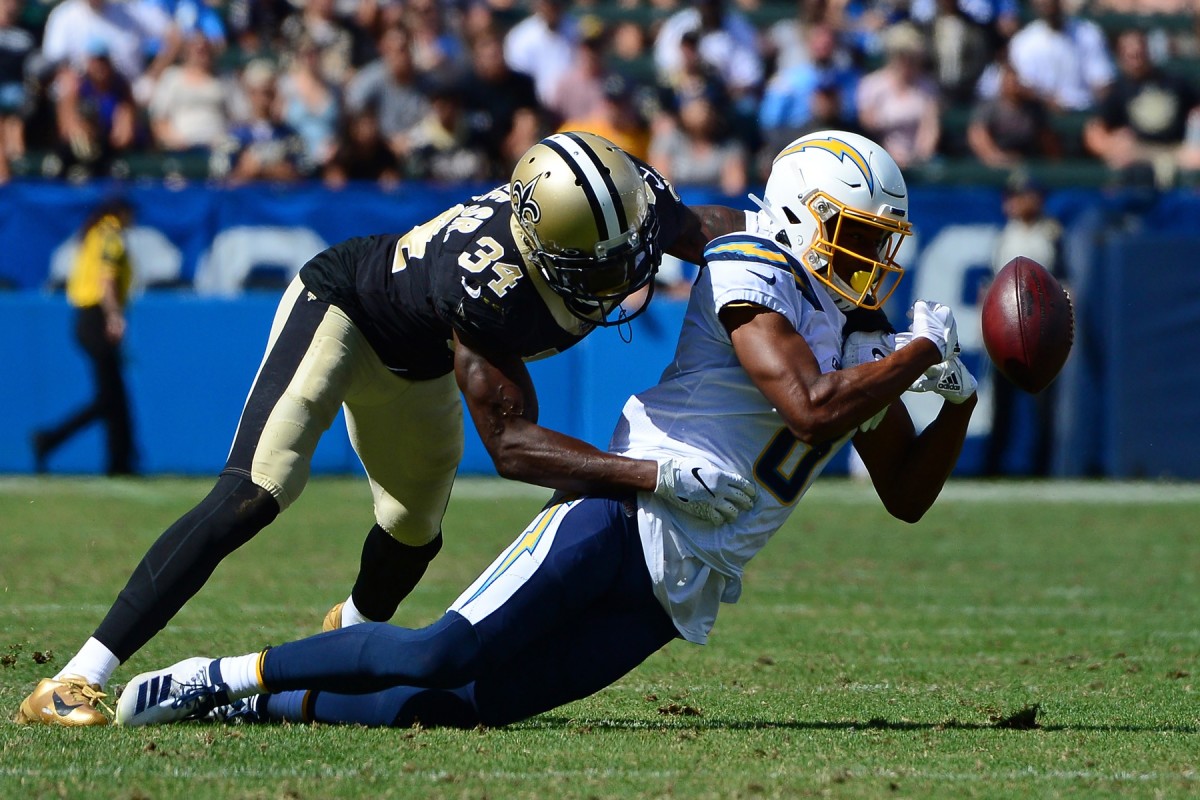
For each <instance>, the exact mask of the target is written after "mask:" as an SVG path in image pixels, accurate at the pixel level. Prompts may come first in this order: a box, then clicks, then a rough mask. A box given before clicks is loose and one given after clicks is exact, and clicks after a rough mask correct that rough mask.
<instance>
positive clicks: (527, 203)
mask: <svg viewBox="0 0 1200 800" xmlns="http://www.w3.org/2000/svg"><path fill="white" fill-rule="evenodd" d="M541 179H542V173H540V172H539V173H537V174H536V175H534V176H533V177H532V178H530V179H529V180H528V181H526V182H524V183H522V182H521V181H519V180H514V181H513V182H512V203H513V208H515V209H516V210H517V220H518V222H522V223H529V224H532V225H536V224H537V223H538V222H540V221H541V219H542V207H541V205H539V204H538V201H537V200H535V199H534V198H533V192H534V190H535V189H536V188H537V184H538V181H539V180H541Z"/></svg>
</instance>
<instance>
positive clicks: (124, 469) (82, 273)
mask: <svg viewBox="0 0 1200 800" xmlns="http://www.w3.org/2000/svg"><path fill="white" fill-rule="evenodd" d="M132 221H133V208H132V207H131V206H130V205H129V203H128V202H127V201H125V200H123V199H119V198H118V199H112V200H107V201H105V202H103V203H101V204H100V205H99V206H97V207H96V208H95V209H94V210H93V211H92V213H91V214H89V215H88V218H87V220H86V221H85V222H84V224H83V226H82V227H81V228H80V239H81V242H80V246H79V253H78V255H77V256H76V258H75V265H74V267H73V268H72V270H71V275H70V278H68V280H67V301H68V302H69V303H70V304H71V305H72V306H74V307H75V309H76V316H75V339H76V341H78V342H79V345H80V347H81V348H82V349H83V351H84V353H86V354H87V357H88V359H89V360H90V361H91V362H92V369H93V372H94V374H95V387H96V393H95V396H94V397H93V398H92V400H91V401H90V402H89V403H88V404H87V405H85V406H84V407H83V408H81V409H79V410H78V411H76V412H74V413H73V414H71V415H70V416H68V417H67V418H66V419H64V420H63V421H62V422H60V423H59V424H58V425H55V426H54V427H52V428H46V429H42V430H39V431H37V432H36V433H34V436H33V452H34V460H35V464H36V468H37V471H38V472H44V471H45V470H46V462H47V460H48V459H49V457H50V454H51V453H53V452H54V451H55V450H56V449H58V448H59V447H60V446H61V445H62V444H63V443H65V442H66V441H67V440H68V439H70V438H71V437H73V436H74V435H75V434H77V433H79V432H80V431H82V430H84V429H85V428H87V427H88V426H89V425H91V424H92V423H94V422H97V421H101V422H103V423H104V427H105V432H106V435H107V441H108V466H107V473H108V474H109V475H131V474H133V472H134V463H133V462H134V444H133V427H132V424H131V421H130V415H129V398H128V394H127V393H126V390H125V379H124V376H123V375H122V373H121V361H122V357H121V342H122V341H123V340H124V338H125V308H126V305H127V303H128V300H129V287H130V284H131V282H132V280H133V265H132V263H131V261H130V258H129V252H128V251H127V250H126V247H125V238H124V233H125V230H126V228H128V227H129V225H130V224H131V223H132Z"/></svg>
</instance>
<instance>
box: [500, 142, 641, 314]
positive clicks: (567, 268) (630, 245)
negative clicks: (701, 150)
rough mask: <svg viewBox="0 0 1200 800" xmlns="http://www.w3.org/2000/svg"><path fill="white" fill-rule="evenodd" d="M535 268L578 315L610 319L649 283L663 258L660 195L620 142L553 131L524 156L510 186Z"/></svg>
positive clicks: (514, 206) (517, 217)
mask: <svg viewBox="0 0 1200 800" xmlns="http://www.w3.org/2000/svg"><path fill="white" fill-rule="evenodd" d="M509 188H510V191H511V195H512V207H513V215H514V217H516V220H517V223H518V224H519V225H520V227H521V232H522V233H523V234H524V236H525V239H526V241H527V243H528V245H529V247H530V249H531V250H532V254H531V255H532V260H533V264H534V266H535V267H536V268H537V269H538V271H539V272H540V273H541V275H542V277H544V278H545V279H546V283H548V284H549V286H550V288H551V289H553V290H554V291H555V292H556V293H557V294H558V295H559V296H561V297H562V298H563V299H564V300H566V301H567V308H569V309H570V310H571V312H572V313H573V314H575V315H576V316H577V317H580V318H581V319H584V320H586V321H588V322H592V323H595V324H597V325H613V324H616V323H618V322H622V321H627V320H629V319H632V318H633V317H634V316H636V315H637V314H638V313H641V311H642V310H644V309H645V308H646V305H647V304H648V303H649V299H648V298H647V300H646V302H645V303H643V304H642V305H641V307H640V308H639V309H638V311H636V312H634V313H632V314H625V313H624V312H622V314H621V315H620V316H619V317H618V318H617V319H615V320H609V319H607V317H608V314H609V312H611V311H613V310H614V309H616V308H617V307H618V306H620V304H621V301H622V300H624V299H625V298H626V297H628V296H629V295H630V294H632V293H633V292H636V291H637V290H638V289H641V288H642V287H643V286H646V285H647V284H650V285H651V287H652V288H653V283H652V281H653V278H654V273H655V272H656V271H657V270H658V265H659V262H660V261H662V248H661V245H660V244H659V241H658V235H659V229H658V215H657V214H656V213H655V208H654V193H653V191H652V190H651V189H650V187H649V186H648V185H647V184H646V179H645V178H644V177H643V176H642V171H641V170H640V169H639V168H638V166H637V165H636V164H634V162H633V161H632V160H631V159H630V158H629V157H628V156H627V155H626V154H625V153H624V152H623V151H622V150H621V149H620V148H619V147H617V146H616V145H615V144H613V143H612V142H610V141H608V140H607V139H605V138H603V137H600V136H596V135H595V134H591V133H583V132H569V133H556V134H554V135H553V136H547V137H546V138H545V139H542V140H541V141H540V142H538V143H537V144H535V145H534V146H533V147H531V148H529V150H528V151H527V152H526V153H525V154H524V155H523V156H521V158H520V160H519V161H517V165H516V167H515V168H514V169H513V174H512V181H511V182H510V184H509Z"/></svg>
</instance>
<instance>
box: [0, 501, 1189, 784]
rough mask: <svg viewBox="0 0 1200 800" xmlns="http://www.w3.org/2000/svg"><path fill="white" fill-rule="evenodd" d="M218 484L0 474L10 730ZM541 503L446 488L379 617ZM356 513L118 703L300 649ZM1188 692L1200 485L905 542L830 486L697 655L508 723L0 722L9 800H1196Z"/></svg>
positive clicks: (915, 535)
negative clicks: (166, 679) (168, 668)
mask: <svg viewBox="0 0 1200 800" xmlns="http://www.w3.org/2000/svg"><path fill="white" fill-rule="evenodd" d="M207 488H208V481H188V480H146V481H136V480H120V481H105V480H82V479H68V478H57V479H45V480H33V479H24V478H10V479H5V480H0V553H2V555H3V558H2V559H0V586H2V589H3V595H2V597H3V599H2V601H0V630H2V631H3V639H2V640H0V655H2V656H3V661H2V663H3V666H0V708H2V709H3V712H4V714H5V717H9V716H11V714H12V713H13V712H14V711H15V710H16V707H17V705H18V704H19V702H20V700H21V698H22V697H23V696H24V695H25V694H26V693H27V692H28V691H29V690H30V689H31V688H32V687H33V685H34V683H35V682H36V681H37V679H38V678H39V677H41V676H45V675H48V674H51V673H53V672H55V671H56V670H57V668H58V665H61V664H62V663H64V662H65V661H66V660H67V659H68V658H69V657H70V655H71V654H72V652H73V651H74V649H75V648H76V647H77V646H78V645H79V644H81V643H82V642H83V640H84V639H85V638H86V637H87V635H88V634H90V633H91V631H92V629H93V628H94V627H95V625H96V623H97V622H99V620H100V618H101V617H102V616H103V614H104V612H105V611H106V610H107V608H108V605H109V603H110V602H111V601H112V599H113V597H114V596H115V594H116V592H117V590H118V589H119V588H120V586H121V585H123V583H124V581H125V579H126V577H127V575H128V572H129V570H130V569H131V568H132V566H133V565H134V564H135V563H136V561H137V560H138V558H140V556H141V554H142V552H143V551H144V549H145V548H146V546H147V545H148V544H149V543H150V542H151V541H153V540H154V539H155V538H156V537H157V535H158V534H159V533H160V532H161V530H162V529H163V528H164V527H165V526H166V525H167V524H169V523H170V522H171V521H173V520H174V519H175V517H176V516H178V514H180V513H181V512H183V511H184V510H186V509H187V508H189V507H190V506H191V505H192V503H193V502H195V501H196V500H197V499H198V498H199V497H201V496H202V495H203V494H204V492H205V491H207ZM544 497H545V494H543V493H540V492H536V491H531V490H528V489H525V488H523V487H520V486H517V485H514V484H509V483H501V482H496V481H465V482H463V483H462V484H460V487H459V488H458V489H457V490H456V493H455V497H454V499H453V501H452V503H451V507H450V511H449V513H448V515H447V520H446V532H447V539H446V547H445V549H444V550H443V551H442V555H441V556H440V557H439V558H438V560H437V561H436V562H435V563H434V565H433V567H432V568H431V570H430V573H429V575H427V576H426V579H425V581H424V582H423V583H422V585H421V586H420V587H419V588H418V590H417V591H416V592H415V593H414V595H413V596H412V597H411V598H409V600H408V601H407V602H406V603H405V604H404V606H403V607H402V608H401V611H400V614H399V615H398V617H397V620H396V621H397V622H398V623H400V624H409V625H418V624H424V623H426V622H429V621H432V620H433V619H434V618H436V617H437V615H438V614H439V613H440V612H441V610H442V609H444V608H445V606H446V605H447V604H449V603H450V602H451V601H452V600H453V599H454V597H455V596H456V595H457V593H458V592H459V591H460V590H461V589H463V588H464V587H465V586H466V585H467V583H468V582H469V581H470V580H471V579H473V578H474V577H475V575H476V574H477V573H478V572H479V571H480V570H482V568H483V567H484V566H486V565H487V564H488V563H489V562H490V560H491V559H492V558H493V557H494V556H495V554H496V553H497V552H499V550H500V549H501V548H502V547H503V546H504V545H506V544H508V543H509V542H510V541H511V539H512V538H513V537H514V536H515V535H516V534H517V532H518V531H519V530H520V529H521V528H522V527H523V526H524V524H525V522H526V521H527V520H528V519H529V518H530V517H531V516H532V515H533V513H534V512H535V511H536V510H537V509H538V507H539V505H540V502H541V500H542V499H544ZM370 513H371V512H370V500H369V493H368V490H367V487H366V485H365V482H363V481H359V480H328V479H318V480H314V481H313V482H312V484H311V485H310V487H309V489H308V491H307V492H306V494H305V495H304V497H303V498H302V499H301V500H300V502H299V503H298V504H297V505H296V506H295V507H294V508H293V509H292V510H290V511H289V512H288V513H287V514H285V515H284V516H283V517H281V518H280V519H279V520H278V521H277V522H276V523H275V524H274V525H273V526H272V527H271V528H269V529H268V530H266V531H265V532H264V533H263V534H261V535H260V536H259V537H258V538H257V539H256V540H254V541H253V542H251V543H250V544H249V545H247V546H246V547H244V548H243V549H242V550H240V551H239V552H237V553H236V554H234V555H233V556H232V557H231V558H230V559H228V560H227V561H226V562H225V563H224V564H223V565H222V567H221V568H220V569H219V570H218V572H217V574H216V576H215V577H214V579H213V580H212V581H210V582H209V584H208V586H207V587H206V588H205V589H204V591H202V592H201V593H200V594H199V595H198V596H197V597H196V598H195V599H194V600H193V601H192V602H191V603H190V604H189V605H188V607H186V608H185V609H184V611H183V612H182V613H181V614H180V615H179V616H178V617H177V618H176V619H175V621H174V622H173V624H172V625H170V626H169V627H168V628H167V629H166V630H165V631H164V632H163V633H162V634H161V635H159V636H158V637H157V638H156V639H155V640H154V641H152V642H151V643H150V644H149V645H148V646H147V647H146V648H145V649H144V650H143V651H142V652H141V653H139V654H138V655H137V656H136V657H135V658H134V659H133V660H132V661H131V662H130V663H129V664H127V665H126V666H124V667H122V668H121V670H120V671H119V672H118V674H117V676H116V684H120V683H121V682H122V681H124V680H126V679H128V678H129V677H131V676H132V675H133V674H135V673H136V672H140V671H142V670H144V669H150V668H154V667H158V666H163V665H166V664H168V663H171V662H173V661H175V660H177V659H179V658H182V657H185V656H191V655H216V654H232V653H241V652H247V651H250V650H254V649H257V648H259V647H260V646H262V645H264V644H267V643H278V642H281V641H284V640H287V639H291V638H296V637H299V636H303V635H306V634H308V633H311V632H315V631H316V630H318V629H319V626H320V621H321V618H322V616H323V615H324V613H325V611H326V610H327V609H328V607H329V606H330V605H331V604H332V603H333V602H335V601H337V600H340V599H342V598H343V597H344V596H345V594H346V592H347V591H348V589H349V586H350V585H351V583H352V581H353V577H354V574H355V571H356V569H357V562H358V550H359V547H360V545H361V539H362V535H363V534H364V533H365V532H366V530H367V528H368V527H369V526H370V523H371V517H370ZM43 661H45V662H47V663H41V662H43ZM1198 682H1200V487H1198V486H1177V487H1170V486H1156V485H1126V484H1034V483H1019V484H1018V483H1013V484H1006V483H1000V484H993V483H986V482H962V483H957V484H953V485H952V486H950V487H948V489H947V492H946V493H945V495H944V496H943V498H942V499H941V500H940V501H939V503H938V505H937V506H935V508H934V509H933V510H932V511H931V512H930V513H929V515H928V516H927V518H926V519H925V520H924V521H923V522H921V523H920V524H918V525H916V526H905V525H903V524H901V523H899V522H896V521H893V520H891V519H890V518H889V517H887V516H886V514H885V513H884V512H883V510H882V508H881V507H880V505H879V503H878V501H877V500H876V499H875V498H874V495H873V493H872V492H871V490H870V489H869V488H866V487H863V486H860V485H857V484H854V483H850V482H847V481H840V480H836V479H827V480H826V481H824V482H818V485H817V486H816V487H815V488H814V489H813V491H812V492H811V494H810V496H809V497H808V498H806V499H805V500H804V501H803V502H802V504H801V506H800V508H799V509H798V511H797V512H796V513H795V514H794V516H793V518H792V520H791V522H790V523H789V525H788V526H787V527H786V528H785V529H784V530H783V531H781V532H780V533H779V534H778V535H777V536H776V538H775V539H774V541H772V543H771V545H770V546H769V547H768V548H767V550H766V551H765V553H764V554H763V555H762V556H760V557H759V559H757V560H756V561H755V562H754V563H753V564H751V567H750V571H749V573H748V576H747V581H746V590H745V594H744V597H743V600H742V602H741V603H739V604H738V605H736V606H727V607H725V608H724V610H723V612H722V616H721V619H720V621H719V622H718V624H717V628H716V631H715V632H714V635H713V637H712V640H711V643H710V644H709V645H708V646H706V647H696V646H694V645H689V644H686V643H684V642H676V643H674V644H672V645H671V646H669V647H667V648H666V649H665V650H663V651H662V652H660V653H659V654H657V655H656V656H654V657H653V658H652V659H650V660H649V661H648V662H647V663H646V664H644V665H642V666H641V667H640V668H639V669H637V670H636V671H634V672H633V673H632V674H630V675H629V676H627V677H626V678H625V679H624V680H622V681H620V682H619V683H618V684H616V685H615V686H613V687H611V688H609V689H607V690H605V691H604V692H601V693H600V694H598V695H596V696H595V697H592V698H589V699H587V700H584V701H581V702H579V703H575V704H572V705H570V706H567V707H564V708H562V709H559V710H556V711H554V712H551V713H549V714H546V715H544V716H541V717H538V718H535V719H533V720H530V721H528V722H526V723H522V724H518V725H514V726H511V727H509V728H506V729H498V730H474V731H441V730H421V729H414V730H367V729H362V728H340V727H334V726H244V725H243V726H235V727H221V726H216V725H206V724H201V723H189V724H184V725H177V726H173V727H163V728H143V729H134V730H123V729H116V728H112V727H109V728H100V729H87V730H76V731H68V730H58V729H54V730H51V729H45V728H30V727H19V726H16V725H12V724H8V723H3V722H0V797H3V798H18V797H20V798H30V797H60V796H61V797H88V798H106V797H113V798H187V800H200V798H210V797H213V798H225V797H253V798H275V797H286V798H333V797H347V798H351V797H352V798H367V797H389V796H390V797H454V798H459V797H461V798H482V797H489V798H537V800H556V798H568V797H570V798H575V797H578V798H592V797H595V798H610V797H677V798H734V797H742V798H769V797H810V796H819V797H838V798H843V797H871V798H873V797H911V798H930V797H947V798H960V797H988V798H993V797H1013V798H1042V797H1080V798H1095V797H1194V796H1197V795H1198V794H1200V693H1198V692H1197V691H1196V686H1197V683H1198ZM110 688H111V687H110Z"/></svg>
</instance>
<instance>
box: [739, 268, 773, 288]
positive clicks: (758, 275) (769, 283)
mask: <svg viewBox="0 0 1200 800" xmlns="http://www.w3.org/2000/svg"><path fill="white" fill-rule="evenodd" d="M746 272H749V273H750V274H751V275H753V276H754V277H756V278H762V279H763V281H765V282H766V284H767V286H774V285H775V276H774V275H770V276H767V275H763V274H762V273H761V272H755V271H754V270H752V269H748V270H746Z"/></svg>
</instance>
